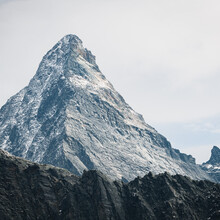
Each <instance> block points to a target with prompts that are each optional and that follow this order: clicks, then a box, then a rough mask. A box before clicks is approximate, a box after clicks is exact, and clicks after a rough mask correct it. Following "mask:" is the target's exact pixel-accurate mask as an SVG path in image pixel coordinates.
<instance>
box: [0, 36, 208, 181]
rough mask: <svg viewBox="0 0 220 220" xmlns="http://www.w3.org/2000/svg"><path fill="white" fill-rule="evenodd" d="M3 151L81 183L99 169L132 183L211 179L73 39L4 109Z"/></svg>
mask: <svg viewBox="0 0 220 220" xmlns="http://www.w3.org/2000/svg"><path fill="white" fill-rule="evenodd" d="M0 147H1V148H2V149H4V150H7V151H8V152H10V153H12V154H13V155H16V156H20V157H23V158H26V159H29V160H31V161H35V162H39V163H49V164H52V165H55V166H58V167H63V168H66V169H68V170H69V171H71V172H73V173H75V174H77V175H80V174H82V172H83V170H84V169H86V170H88V169H99V170H101V171H102V172H103V173H105V174H107V175H108V176H109V177H111V178H113V179H115V178H116V179H123V180H131V179H134V178H135V177H136V176H138V175H139V176H143V175H144V174H145V173H146V172H148V171H152V172H154V173H162V172H165V171H167V172H170V173H171V174H176V173H179V174H183V175H188V176H190V177H192V178H195V179H205V178H206V179H211V178H210V177H209V176H208V175H207V174H206V173H205V172H204V171H203V170H202V169H201V168H200V167H199V166H198V165H196V164H195V160H194V158H192V156H189V155H186V154H182V153H180V152H179V151H178V150H175V149H173V148H172V147H171V145H170V143H169V142H168V141H167V139H166V138H165V137H163V136H162V135H160V134H159V133H158V132H157V131H156V130H155V129H154V128H152V127H151V126H149V125H148V124H146V123H145V121H144V119H143V117H142V116H141V115H139V114H138V113H136V112H135V111H134V110H133V109H132V108H131V107H130V106H129V105H128V104H127V103H126V102H125V101H124V99H123V98H122V97H121V96H120V94H119V93H118V92H117V91H116V90H115V89H114V88H113V86H112V85H111V83H110V82H109V81H107V79H106V78H105V76H104V75H103V74H102V73H101V72H100V70H99V68H98V66H97V64H96V62H95V56H93V55H92V53H91V52H90V51H88V50H87V49H85V48H83V46H82V41H81V40H80V39H79V38H78V37H77V36H75V35H67V36H65V37H64V38H63V39H61V40H60V41H59V42H58V43H57V44H56V45H55V46H54V47H53V48H52V49H51V50H50V51H49V52H48V53H47V54H46V55H45V56H44V58H43V60H42V61H41V63H40V66H39V68H38V70H37V73H36V75H35V76H34V77H33V79H31V81H30V83H29V85H28V86H27V87H25V88H24V89H23V90H21V91H20V92H19V93H17V94H16V95H15V96H13V97H11V98H10V99H9V100H8V101H7V103H6V104H5V105H4V106H3V107H2V108H1V110H0Z"/></svg>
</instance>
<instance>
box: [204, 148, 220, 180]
mask: <svg viewBox="0 0 220 220" xmlns="http://www.w3.org/2000/svg"><path fill="white" fill-rule="evenodd" d="M202 169H203V170H205V171H206V172H207V173H209V175H210V176H211V177H212V178H213V179H214V180H215V181H216V182H220V149H219V148H218V147H217V146H214V147H213V148H212V152H211V157H210V159H209V160H208V161H207V162H206V163H203V164H202Z"/></svg>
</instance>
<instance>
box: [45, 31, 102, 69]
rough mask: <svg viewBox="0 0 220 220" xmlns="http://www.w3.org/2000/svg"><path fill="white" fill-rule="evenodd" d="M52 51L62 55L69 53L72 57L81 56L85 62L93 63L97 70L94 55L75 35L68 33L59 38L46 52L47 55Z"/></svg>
mask: <svg viewBox="0 0 220 220" xmlns="http://www.w3.org/2000/svg"><path fill="white" fill-rule="evenodd" d="M54 52H55V53H61V54H63V55H70V56H71V57H73V58H77V57H79V56H81V57H82V58H83V59H85V60H86V61H87V62H89V63H90V64H92V65H94V66H95V67H96V68H97V70H98V66H97V64H96V59H95V56H94V55H93V54H92V53H91V51H89V50H87V49H86V48H84V47H83V42H82V40H81V39H80V38H79V37H78V36H76V35H73V34H68V35H66V36H64V37H63V38H61V40H59V41H58V43H57V44H56V45H55V46H54V47H53V48H52V50H50V51H49V52H48V54H47V55H51V54H53V53H54Z"/></svg>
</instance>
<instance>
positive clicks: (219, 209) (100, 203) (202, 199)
mask: <svg viewBox="0 0 220 220" xmlns="http://www.w3.org/2000/svg"><path fill="white" fill-rule="evenodd" d="M0 216H1V220H7V219H10V220H13V219H16V220H20V219H22V220H23V219H31V220H32V219H42V220H43V219H53V220H56V219H76V220H105V219H106V220H107V219H108V220H110V219H111V220H116V219H117V220H134V219H138V220H142V219H158V220H161V219H181V220H182V219H190V220H192V219H198V220H203V219H216V220H217V219H219V218H220V185H219V184H215V183H212V182H209V181H193V180H191V179H190V178H188V177H184V176H181V175H175V176H171V175H169V174H167V173H165V174H160V175H156V176H153V175H152V173H149V174H148V175H146V176H144V177H143V178H136V179H135V180H134V181H132V182H129V183H127V184H125V183H122V182H121V181H112V180H110V179H109V178H107V177H106V176H105V175H103V174H102V173H101V172H99V171H94V170H91V171H86V172H84V173H83V175H82V177H77V176H75V175H73V174H71V173H70V172H68V171H66V170H64V169H60V168H55V167H52V166H50V165H39V164H36V163H32V162H29V161H26V160H24V159H21V158H17V157H14V156H10V155H9V154H8V153H6V152H4V151H2V150H0Z"/></svg>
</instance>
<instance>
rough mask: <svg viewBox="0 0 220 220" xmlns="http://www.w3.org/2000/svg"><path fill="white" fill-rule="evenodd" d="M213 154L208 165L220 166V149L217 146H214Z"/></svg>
mask: <svg viewBox="0 0 220 220" xmlns="http://www.w3.org/2000/svg"><path fill="white" fill-rule="evenodd" d="M211 152H212V154H211V157H210V159H209V161H207V163H208V164H212V165H216V164H220V149H219V148H218V147H217V146H214V147H213V148H212V151H211Z"/></svg>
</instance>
